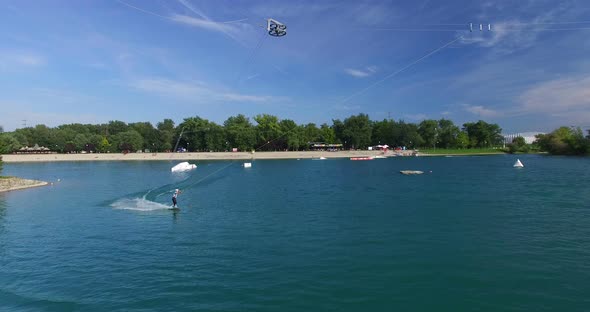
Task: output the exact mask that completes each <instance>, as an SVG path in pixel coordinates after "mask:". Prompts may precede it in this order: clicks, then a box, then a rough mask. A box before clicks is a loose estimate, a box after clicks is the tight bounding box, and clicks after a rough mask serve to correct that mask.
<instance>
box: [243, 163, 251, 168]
mask: <svg viewBox="0 0 590 312" xmlns="http://www.w3.org/2000/svg"><path fill="white" fill-rule="evenodd" d="M251 167H252V163H244V168H251Z"/></svg>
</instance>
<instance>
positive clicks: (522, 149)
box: [508, 136, 530, 154]
mask: <svg viewBox="0 0 590 312" xmlns="http://www.w3.org/2000/svg"><path fill="white" fill-rule="evenodd" d="M529 149H530V148H529V146H528V145H527V144H526V141H525V140H524V138H523V137H520V136H519V137H516V138H514V140H512V143H510V144H508V152H509V153H510V154H514V153H528V151H529Z"/></svg>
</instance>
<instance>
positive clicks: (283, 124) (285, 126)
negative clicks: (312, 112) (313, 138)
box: [277, 119, 303, 151]
mask: <svg viewBox="0 0 590 312" xmlns="http://www.w3.org/2000/svg"><path fill="white" fill-rule="evenodd" d="M279 127H280V131H281V133H283V136H282V137H281V139H280V140H277V141H279V144H280V145H279V146H280V149H281V150H282V149H289V150H293V151H295V150H298V149H299V147H300V146H301V145H302V143H303V142H301V140H300V132H301V131H300V130H302V129H301V128H300V127H298V126H297V124H296V123H295V122H294V121H293V120H291V119H283V120H281V121H280V122H279Z"/></svg>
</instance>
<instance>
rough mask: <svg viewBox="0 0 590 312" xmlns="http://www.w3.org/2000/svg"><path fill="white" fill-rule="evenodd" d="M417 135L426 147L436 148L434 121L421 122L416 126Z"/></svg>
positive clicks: (436, 135) (436, 138)
mask: <svg viewBox="0 0 590 312" xmlns="http://www.w3.org/2000/svg"><path fill="white" fill-rule="evenodd" d="M418 133H419V134H420V137H422V140H423V142H424V145H425V146H427V147H436V142H437V140H438V122H437V121H436V120H432V119H428V120H423V121H422V122H421V123H420V125H418Z"/></svg>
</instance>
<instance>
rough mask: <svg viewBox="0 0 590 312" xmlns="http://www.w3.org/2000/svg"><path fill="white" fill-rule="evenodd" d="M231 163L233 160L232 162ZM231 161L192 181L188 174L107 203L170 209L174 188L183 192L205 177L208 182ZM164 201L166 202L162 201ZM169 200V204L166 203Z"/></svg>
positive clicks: (129, 207)
mask: <svg viewBox="0 0 590 312" xmlns="http://www.w3.org/2000/svg"><path fill="white" fill-rule="evenodd" d="M232 163H233V162H232ZM232 163H230V164H229V165H226V166H224V167H222V168H220V169H217V170H214V171H213V172H211V173H209V174H207V175H205V176H204V177H202V178H200V179H199V180H197V181H194V180H195V179H194V178H196V176H194V175H190V176H188V177H187V178H186V179H184V180H182V181H180V182H175V183H169V184H166V185H162V186H160V187H156V188H153V189H150V190H147V191H143V192H138V193H133V194H129V195H127V196H124V197H123V198H118V199H116V200H114V201H112V202H110V203H108V205H109V206H110V207H112V208H114V209H124V210H136V211H154V210H162V209H170V208H172V203H171V198H172V193H173V192H174V190H175V189H180V190H183V192H186V191H189V190H190V189H192V188H194V187H196V185H198V184H202V182H203V181H204V180H205V179H207V181H208V182H213V181H215V180H217V179H221V177H219V178H217V179H216V178H211V176H212V175H214V174H216V173H218V172H220V171H221V170H224V169H226V168H228V167H229V166H230V165H231V164H232ZM162 201H165V202H166V203H162ZM168 202H170V204H168Z"/></svg>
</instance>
